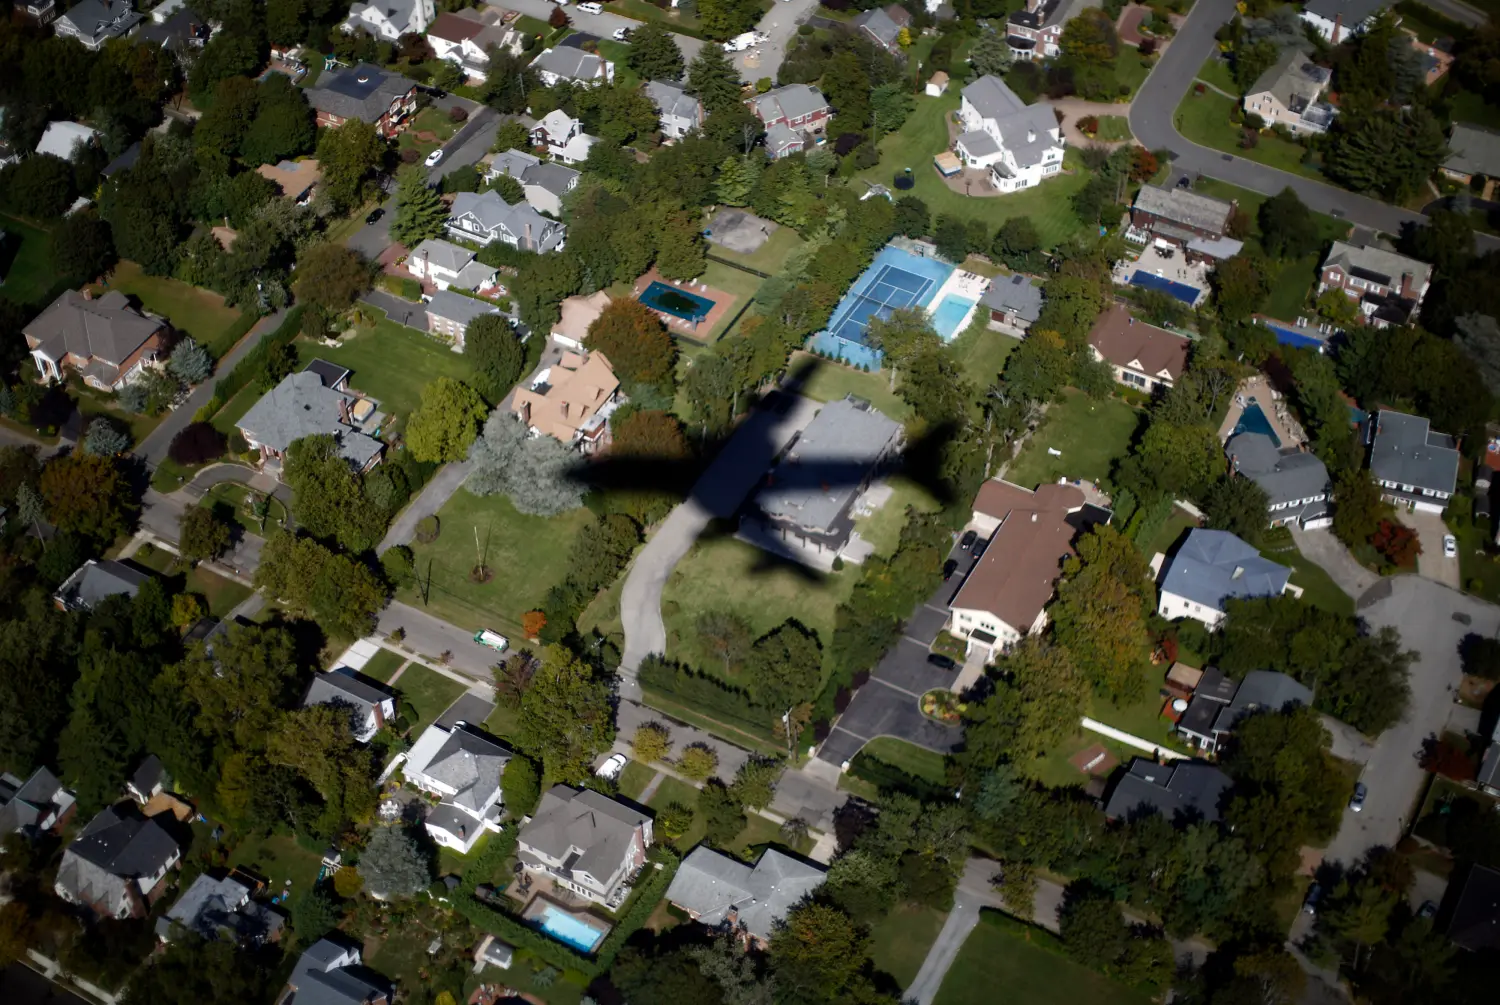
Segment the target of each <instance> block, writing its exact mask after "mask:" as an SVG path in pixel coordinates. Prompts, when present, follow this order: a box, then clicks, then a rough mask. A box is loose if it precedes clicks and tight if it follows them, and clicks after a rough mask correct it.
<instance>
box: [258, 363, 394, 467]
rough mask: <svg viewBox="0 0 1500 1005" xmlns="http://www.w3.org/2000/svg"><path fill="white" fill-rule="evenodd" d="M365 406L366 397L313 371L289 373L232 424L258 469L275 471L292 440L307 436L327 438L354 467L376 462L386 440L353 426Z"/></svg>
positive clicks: (367, 404)
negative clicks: (254, 452)
mask: <svg viewBox="0 0 1500 1005" xmlns="http://www.w3.org/2000/svg"><path fill="white" fill-rule="evenodd" d="M369 408H370V403H369V401H368V400H366V399H363V398H360V397H359V396H358V395H355V394H353V393H351V392H350V391H348V390H346V389H343V388H339V387H330V386H328V385H327V384H326V383H325V382H324V378H323V376H322V375H320V374H319V373H317V372H314V371H311V370H303V371H302V372H301V373H293V374H288V375H287V376H286V377H283V378H282V380H281V383H279V384H277V385H276V386H275V387H273V388H272V389H271V390H269V391H267V392H266V393H265V394H264V395H262V396H261V399H260V400H259V401H257V402H256V403H255V404H253V405H251V406H250V411H248V412H246V413H245V416H244V418H242V419H240V421H239V422H237V423H235V428H237V429H238V430H239V431H240V433H241V434H243V435H244V437H245V441H246V442H247V443H249V444H250V449H251V450H258V451H260V464H261V467H262V468H273V469H276V470H279V469H280V465H281V461H282V458H283V457H285V456H286V452H287V450H288V449H289V448H290V447H291V445H292V444H293V443H296V442H297V441H298V440H301V439H304V438H306V437H308V436H332V437H333V438H334V441H335V442H337V443H338V447H339V454H340V455H341V456H342V457H343V458H344V459H345V460H347V461H348V462H349V463H350V464H352V465H354V468H355V470H357V471H368V470H369V469H370V468H372V467H374V466H375V465H376V464H378V463H379V462H380V457H381V454H382V453H384V451H385V444H384V443H381V442H380V441H379V440H377V439H375V437H373V436H368V435H366V434H365V433H364V432H362V431H361V430H360V429H359V428H358V427H357V425H356V423H358V422H359V421H360V420H361V417H362V416H363V415H367V414H368V412H367V410H368V409H369Z"/></svg>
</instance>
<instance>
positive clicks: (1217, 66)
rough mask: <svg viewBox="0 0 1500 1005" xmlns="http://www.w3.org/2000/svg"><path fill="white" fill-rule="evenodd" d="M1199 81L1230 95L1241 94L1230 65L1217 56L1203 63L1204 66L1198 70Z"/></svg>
mask: <svg viewBox="0 0 1500 1005" xmlns="http://www.w3.org/2000/svg"><path fill="white" fill-rule="evenodd" d="M1198 79H1199V80H1201V81H1203V82H1204V83H1207V84H1212V85H1214V86H1215V87H1217V88H1218V89H1219V90H1221V91H1228V92H1229V93H1230V94H1239V93H1240V85H1238V84H1236V83H1235V82H1234V72H1233V71H1232V70H1230V69H1229V64H1228V63H1227V62H1225V61H1224V60H1222V59H1219V58H1218V57H1217V56H1210V57H1208V58H1207V59H1206V60H1204V61H1203V66H1202V67H1200V68H1199V70H1198Z"/></svg>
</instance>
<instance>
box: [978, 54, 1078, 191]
mask: <svg viewBox="0 0 1500 1005" xmlns="http://www.w3.org/2000/svg"><path fill="white" fill-rule="evenodd" d="M958 114H959V118H960V120H961V121H962V123H963V128H964V131H963V133H961V134H960V135H959V137H958V139H956V140H954V141H953V152H954V154H956V155H957V156H958V159H959V161H960V162H961V163H962V164H963V165H964V166H965V167H968V168H977V169H981V170H988V171H989V176H990V182H991V184H993V185H994V186H995V188H996V189H998V190H999V191H1001V192H1019V191H1020V190H1021V189H1026V188H1031V187H1033V186H1035V185H1040V184H1041V183H1042V181H1043V180H1044V179H1046V178H1050V177H1052V176H1053V175H1055V174H1057V173H1058V172H1059V171H1061V170H1062V159H1063V142H1062V130H1061V128H1060V127H1059V126H1058V124H1057V115H1056V114H1055V113H1054V112H1053V111H1052V107H1051V106H1050V105H1028V104H1026V102H1024V101H1022V100H1021V99H1020V97H1018V96H1017V95H1016V92H1015V91H1012V90H1011V89H1010V86H1009V85H1008V84H1006V83H1005V81H1003V80H1001V79H1000V78H999V77H997V76H995V75H994V74H991V73H987V74H985V75H984V76H982V77H980V78H979V79H978V80H975V81H973V82H972V83H970V84H969V85H968V86H967V87H965V88H964V89H963V99H962V101H960V103H959V109H958Z"/></svg>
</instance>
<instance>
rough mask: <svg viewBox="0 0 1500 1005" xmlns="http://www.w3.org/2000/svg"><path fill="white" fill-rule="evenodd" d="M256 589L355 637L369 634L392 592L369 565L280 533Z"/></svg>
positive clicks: (270, 543)
mask: <svg viewBox="0 0 1500 1005" xmlns="http://www.w3.org/2000/svg"><path fill="white" fill-rule="evenodd" d="M255 585H256V588H257V589H264V590H266V591H268V592H269V593H271V594H272V595H273V596H276V597H280V598H282V599H283V600H285V601H286V602H287V604H288V606H289V607H290V608H291V609H293V610H296V611H303V612H306V613H309V614H311V615H313V617H314V618H315V619H316V620H318V621H320V622H326V624H327V625H329V626H335V627H337V628H338V629H339V630H341V631H344V632H346V633H347V634H349V635H352V636H354V637H355V638H363V637H364V636H365V635H367V634H369V632H370V630H371V628H372V627H373V626H374V623H375V612H376V611H378V610H380V609H381V608H382V607H384V606H385V603H386V601H387V600H388V599H390V594H389V591H388V589H387V587H386V586H385V584H384V583H383V582H381V580H380V578H379V577H378V576H376V575H375V573H374V572H372V571H371V570H370V569H369V568H368V567H366V566H365V565H363V564H361V563H359V562H357V561H355V560H354V559H352V558H349V557H348V556H345V555H340V554H336V553H334V552H332V551H330V550H328V549H327V548H325V547H323V546H322V545H321V544H319V543H318V542H316V541H313V540H311V539H310V538H303V537H297V536H296V535H294V534H292V533H290V532H288V531H280V532H278V533H276V534H274V535H272V536H271V538H270V539H269V540H267V541H266V545H265V547H264V548H263V549H262V551H261V561H260V565H259V566H258V567H257V568H256V570H255Z"/></svg>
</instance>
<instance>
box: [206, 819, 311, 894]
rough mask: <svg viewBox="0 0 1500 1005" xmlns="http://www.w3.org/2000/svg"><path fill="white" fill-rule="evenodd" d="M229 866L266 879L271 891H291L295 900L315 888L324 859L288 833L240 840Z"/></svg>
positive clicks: (230, 856) (232, 853) (230, 857)
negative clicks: (241, 868)
mask: <svg viewBox="0 0 1500 1005" xmlns="http://www.w3.org/2000/svg"><path fill="white" fill-rule="evenodd" d="M228 864H229V865H231V866H241V867H244V868H246V869H249V870H250V871H251V872H254V873H257V874H258V875H261V876H264V877H265V878H266V879H267V880H268V881H269V886H270V888H271V889H272V890H274V891H280V890H289V891H290V893H291V894H292V896H293V897H295V896H297V895H298V894H300V893H302V892H303V891H305V890H310V889H312V886H313V883H314V882H316V881H317V878H318V870H319V869H320V868H321V867H322V865H323V856H321V855H319V854H318V853H316V852H311V851H308V850H307V849H306V848H303V847H302V846H301V845H299V844H298V843H297V842H296V840H295V839H293V838H292V837H291V835H289V834H273V835H270V836H256V837H251V838H247V839H246V840H244V841H241V842H240V844H239V845H238V846H237V847H236V848H235V849H234V851H232V852H230V854H229V863H228ZM288 880H290V886H288Z"/></svg>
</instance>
